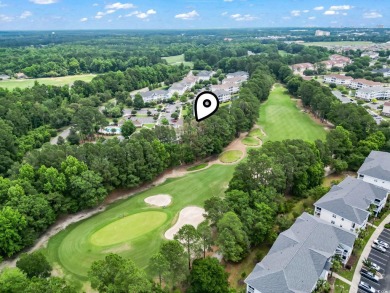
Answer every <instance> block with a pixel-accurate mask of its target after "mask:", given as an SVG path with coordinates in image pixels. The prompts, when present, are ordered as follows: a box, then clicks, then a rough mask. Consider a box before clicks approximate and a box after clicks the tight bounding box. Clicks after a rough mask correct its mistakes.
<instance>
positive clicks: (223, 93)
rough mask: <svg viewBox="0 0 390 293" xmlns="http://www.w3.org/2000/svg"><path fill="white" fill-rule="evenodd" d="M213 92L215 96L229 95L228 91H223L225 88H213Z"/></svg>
mask: <svg viewBox="0 0 390 293" xmlns="http://www.w3.org/2000/svg"><path fill="white" fill-rule="evenodd" d="M214 94H216V95H217V96H219V95H230V92H228V91H225V90H215V91H214Z"/></svg>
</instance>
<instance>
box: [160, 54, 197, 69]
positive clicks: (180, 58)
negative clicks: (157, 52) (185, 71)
mask: <svg viewBox="0 0 390 293" xmlns="http://www.w3.org/2000/svg"><path fill="white" fill-rule="evenodd" d="M162 59H165V60H167V62H168V64H169V65H180V64H181V63H183V64H184V66H189V67H191V68H193V67H194V63H193V62H187V61H184V54H182V55H177V56H169V57H162Z"/></svg>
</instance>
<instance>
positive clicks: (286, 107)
mask: <svg viewBox="0 0 390 293" xmlns="http://www.w3.org/2000/svg"><path fill="white" fill-rule="evenodd" d="M285 90H286V89H285V88H284V87H282V86H276V87H275V89H273V90H272V92H271V94H270V96H269V98H268V100H267V101H266V102H264V103H263V104H262V105H261V107H260V118H259V120H258V124H259V125H261V126H262V128H263V129H264V131H265V133H266V134H267V136H265V137H264V138H263V140H264V141H269V140H270V141H276V140H284V139H303V140H306V141H315V140H316V139H325V135H326V131H325V129H324V128H323V126H322V125H319V124H317V123H316V122H314V121H313V120H312V119H311V118H310V116H309V115H308V114H306V113H303V112H302V111H301V110H299V108H298V107H297V105H296V104H295V103H294V101H292V100H291V99H290V96H289V95H288V94H287V93H285Z"/></svg>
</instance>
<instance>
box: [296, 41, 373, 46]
mask: <svg viewBox="0 0 390 293" xmlns="http://www.w3.org/2000/svg"><path fill="white" fill-rule="evenodd" d="M371 44H373V42H363V41H356V42H354V41H342V42H312V43H303V45H305V46H365V45H366V46H367V45H371Z"/></svg>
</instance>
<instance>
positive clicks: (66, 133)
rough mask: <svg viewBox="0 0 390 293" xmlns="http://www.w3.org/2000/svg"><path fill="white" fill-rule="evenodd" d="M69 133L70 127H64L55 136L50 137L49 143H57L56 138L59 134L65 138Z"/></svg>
mask: <svg viewBox="0 0 390 293" xmlns="http://www.w3.org/2000/svg"><path fill="white" fill-rule="evenodd" d="M69 133H70V127H68V128H65V129H64V130H63V131H62V132H61V133H60V134H59V135H57V136H56V137H53V138H52V139H50V143H51V144H57V142H58V138H59V137H60V136H62V137H63V138H64V139H66V138H67V137H68V136H69Z"/></svg>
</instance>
